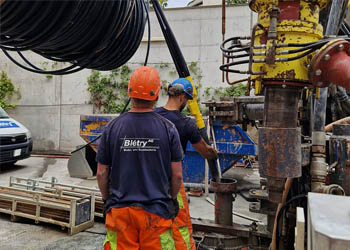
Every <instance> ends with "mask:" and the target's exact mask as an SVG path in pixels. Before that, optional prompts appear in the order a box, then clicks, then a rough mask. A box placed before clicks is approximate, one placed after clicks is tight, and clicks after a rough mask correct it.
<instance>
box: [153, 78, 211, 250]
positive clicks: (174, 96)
mask: <svg viewBox="0 0 350 250" xmlns="http://www.w3.org/2000/svg"><path fill="white" fill-rule="evenodd" d="M167 91H168V96H169V98H168V101H167V103H166V105H165V106H164V107H161V108H156V109H155V112H156V113H158V114H160V115H161V116H163V117H165V118H166V119H168V120H169V121H171V122H173V123H174V124H175V126H176V128H177V130H178V132H179V135H180V140H181V145H182V148H183V151H184V152H186V146H187V143H188V142H190V143H191V144H192V146H193V147H194V148H195V149H196V150H197V151H198V152H199V153H200V154H201V155H202V156H203V157H204V158H206V159H210V160H211V159H217V157H218V156H217V153H216V151H215V150H214V149H213V148H212V147H210V146H209V145H208V144H207V143H206V142H205V141H204V139H203V138H202V137H201V135H200V133H199V131H198V128H197V126H196V124H195V122H194V121H193V120H191V119H190V118H188V117H185V116H184V115H183V114H182V113H181V111H182V110H183V109H184V108H185V107H186V104H187V101H188V100H192V99H193V87H192V84H191V82H190V81H188V80H187V79H185V78H179V79H177V80H175V81H173V82H172V83H171V84H169V86H168V89H167ZM177 200H178V203H179V208H180V210H179V213H178V215H177V217H176V218H175V220H174V222H175V223H174V225H175V226H174V230H173V231H174V232H173V237H174V239H175V243H176V250H182V249H184V250H185V249H186V250H189V249H191V250H193V249H195V242H194V240H193V238H192V222H191V217H190V213H189V206H188V199H187V196H186V191H185V187H184V184H183V183H182V184H181V187H180V192H179V193H178V198H177Z"/></svg>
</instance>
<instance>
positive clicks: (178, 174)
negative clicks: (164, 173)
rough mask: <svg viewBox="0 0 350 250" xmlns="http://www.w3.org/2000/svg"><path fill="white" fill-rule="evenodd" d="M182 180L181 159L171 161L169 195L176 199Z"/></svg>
mask: <svg viewBox="0 0 350 250" xmlns="http://www.w3.org/2000/svg"><path fill="white" fill-rule="evenodd" d="M181 182H182V167H181V161H178V162H172V163H171V194H170V195H171V197H172V198H173V199H176V197H177V193H178V192H179V191H180V187H181Z"/></svg>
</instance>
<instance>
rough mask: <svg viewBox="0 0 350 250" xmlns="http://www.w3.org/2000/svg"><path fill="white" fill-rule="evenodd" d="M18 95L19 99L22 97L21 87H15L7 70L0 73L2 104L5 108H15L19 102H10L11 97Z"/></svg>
mask: <svg viewBox="0 0 350 250" xmlns="http://www.w3.org/2000/svg"><path fill="white" fill-rule="evenodd" d="M14 95H17V100H18V99H20V98H21V93H20V90H19V88H17V89H16V88H15V86H14V84H13V83H12V80H11V79H10V78H9V77H8V76H7V74H6V73H5V71H1V75H0V106H1V107H2V108H3V109H9V108H14V107H16V106H17V104H13V103H10V100H11V98H12V97H13V96H14Z"/></svg>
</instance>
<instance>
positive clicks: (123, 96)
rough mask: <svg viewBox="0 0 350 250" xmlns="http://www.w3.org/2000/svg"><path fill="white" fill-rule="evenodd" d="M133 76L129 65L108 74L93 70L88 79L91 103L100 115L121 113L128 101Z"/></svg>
mask: <svg viewBox="0 0 350 250" xmlns="http://www.w3.org/2000/svg"><path fill="white" fill-rule="evenodd" d="M130 75H131V69H130V68H129V66H128V65H123V66H122V67H120V68H118V69H115V70H112V71H110V72H109V73H107V74H102V73H101V72H99V71H96V70H93V71H92V73H91V75H90V76H89V77H88V85H89V87H88V91H89V92H90V94H91V97H90V102H91V103H92V104H93V105H94V107H95V108H97V112H99V113H120V112H121V111H122V110H123V108H124V105H125V103H126V102H127V100H128V95H127V88H128V82H129V78H130Z"/></svg>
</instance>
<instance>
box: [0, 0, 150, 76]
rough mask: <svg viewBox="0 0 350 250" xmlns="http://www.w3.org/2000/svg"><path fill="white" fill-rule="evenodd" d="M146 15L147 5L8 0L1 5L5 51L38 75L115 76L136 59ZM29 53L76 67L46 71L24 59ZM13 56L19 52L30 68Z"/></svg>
mask: <svg viewBox="0 0 350 250" xmlns="http://www.w3.org/2000/svg"><path fill="white" fill-rule="evenodd" d="M146 12H147V7H146V6H145V3H144V1H143V0H95V1H91V0H65V1H57V0H39V1H38V0H35V1H31V0H22V1H18V0H16V1H13V0H4V2H2V3H1V4H0V48H1V49H2V50H3V52H4V53H5V55H6V56H7V57H8V58H9V59H10V60H11V61H12V62H14V63H15V64H16V65H18V66H20V67H22V68H24V69H26V70H29V71H32V72H35V73H41V74H56V75H63V74H69V73H73V72H77V71H79V70H82V69H84V68H88V69H95V70H112V69H115V68H118V67H120V66H121V65H123V64H125V63H126V62H127V61H128V60H129V59H130V58H131V57H132V56H133V55H134V54H135V52H136V50H137V48H138V47H139V45H140V42H141V39H142V36H143V32H144V28H145V23H146V14H147V13H146ZM25 50H32V51H34V52H35V53H37V54H39V55H41V56H43V57H45V58H47V59H50V60H53V61H58V62H70V63H71V64H72V65H71V66H68V67H66V68H64V69H61V70H55V71H44V70H42V69H40V68H38V67H36V66H35V65H33V64H32V63H30V62H29V61H28V60H27V59H26V58H25V57H24V56H23V54H22V53H21V51H25ZM8 51H16V52H17V53H18V54H19V55H20V57H21V58H22V59H23V60H24V62H25V63H26V64H27V65H22V64H21V63H19V62H17V61H16V60H15V59H14V58H13V57H12V56H11V55H10V54H9V53H8Z"/></svg>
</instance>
